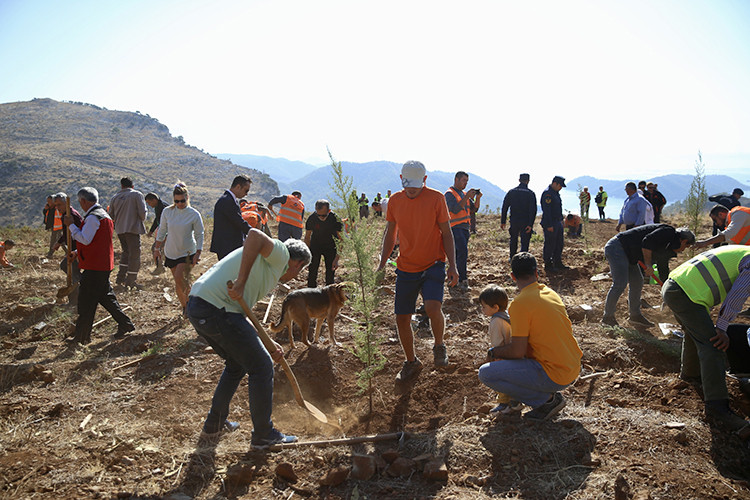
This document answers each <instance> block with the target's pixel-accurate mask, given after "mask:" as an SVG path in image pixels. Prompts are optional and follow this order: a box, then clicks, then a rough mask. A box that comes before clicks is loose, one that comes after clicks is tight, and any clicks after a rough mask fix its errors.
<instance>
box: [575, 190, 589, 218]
mask: <svg viewBox="0 0 750 500" xmlns="http://www.w3.org/2000/svg"><path fill="white" fill-rule="evenodd" d="M578 199H579V200H580V202H581V218H582V219H583V220H585V221H587V220H589V207H590V206H591V193H589V188H588V186H584V187H583V191H581V193H580V194H579V195H578Z"/></svg>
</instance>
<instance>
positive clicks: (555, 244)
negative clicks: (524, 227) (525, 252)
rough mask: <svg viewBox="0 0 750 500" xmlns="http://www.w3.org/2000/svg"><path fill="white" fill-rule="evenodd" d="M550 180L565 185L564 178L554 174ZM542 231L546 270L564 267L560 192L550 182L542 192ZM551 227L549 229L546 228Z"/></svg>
mask: <svg viewBox="0 0 750 500" xmlns="http://www.w3.org/2000/svg"><path fill="white" fill-rule="evenodd" d="M552 182H553V183H555V182H557V183H559V184H560V185H561V186H562V187H565V178H564V177H560V176H555V177H554V178H553V179H552ZM541 205H542V222H541V225H542V231H543V232H544V251H543V256H544V266H545V268H546V270H547V271H552V270H554V268H561V269H564V268H565V266H564V265H563V263H562V250H563V213H562V199H560V193H558V192H557V191H555V190H554V189H553V188H552V184H550V185H549V187H548V188H547V189H546V190H545V191H544V192H543V193H542V198H541ZM549 228H552V230H551V231H549V230H548V229H549Z"/></svg>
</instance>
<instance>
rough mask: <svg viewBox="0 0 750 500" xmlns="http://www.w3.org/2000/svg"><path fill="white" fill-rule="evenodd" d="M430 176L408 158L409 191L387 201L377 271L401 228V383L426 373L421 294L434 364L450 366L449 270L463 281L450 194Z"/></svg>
mask: <svg viewBox="0 0 750 500" xmlns="http://www.w3.org/2000/svg"><path fill="white" fill-rule="evenodd" d="M426 179H427V172H426V170H425V167H424V165H423V164H422V163H420V162H418V161H408V162H406V163H405V164H404V166H403V168H402V169H401V185H402V186H403V188H404V189H403V190H401V191H399V192H398V193H396V194H394V195H393V196H391V197H390V200H389V202H388V212H387V214H386V221H387V226H386V232H385V237H384V238H383V249H382V252H381V254H380V266H379V267H378V271H381V270H383V269H384V268H385V265H386V264H387V262H388V257H389V256H390V255H391V252H392V251H393V246H394V243H395V238H396V227H397V226H398V234H399V256H398V259H397V260H396V266H397V269H396V298H395V308H394V309H395V313H396V327H397V329H398V337H399V340H400V341H401V347H402V348H403V350H404V355H405V357H406V361H405V362H404V365H403V367H402V368H401V371H400V372H399V373H398V375H397V376H396V381H397V382H406V381H408V380H410V379H412V378H414V377H416V376H417V375H419V372H421V371H422V362H421V361H420V360H419V358H418V357H417V356H416V354H415V352H414V333H413V332H412V330H411V316H412V314H414V310H415V306H416V303H417V297H418V296H419V294H420V293H421V294H422V298H423V299H424V307H425V312H426V313H427V316H428V317H429V318H430V328H432V335H433V337H434V338H435V346H434V347H433V348H432V353H433V356H434V360H435V366H438V367H439V366H445V365H447V364H448V353H447V349H446V347H445V343H444V342H443V334H444V332H445V318H444V316H443V310H442V304H443V287H444V283H445V278H446V274H447V277H448V285H449V286H455V285H456V283H457V282H458V271H457V270H456V252H455V245H454V242H453V233H452V232H451V227H450V215H449V214H448V206H447V205H446V203H445V197H444V196H443V194H442V193H441V192H440V191H437V190H435V189H432V188H428V187H426V186H425V184H424V182H425V180H426ZM446 257H447V258H448V271H447V273H446V270H445V259H446Z"/></svg>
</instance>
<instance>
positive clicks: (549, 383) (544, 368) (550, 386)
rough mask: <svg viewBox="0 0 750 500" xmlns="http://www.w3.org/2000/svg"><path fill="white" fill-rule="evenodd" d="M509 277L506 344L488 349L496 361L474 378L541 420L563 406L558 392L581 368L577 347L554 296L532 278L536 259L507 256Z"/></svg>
mask: <svg viewBox="0 0 750 500" xmlns="http://www.w3.org/2000/svg"><path fill="white" fill-rule="evenodd" d="M510 266H511V270H512V272H511V277H512V278H513V280H514V281H515V282H516V285H517V286H518V290H519V291H520V293H519V294H518V296H517V297H516V298H515V300H513V302H511V305H510V308H509V313H510V323H511V331H512V337H511V342H510V344H507V345H504V346H501V347H495V348H493V349H491V351H490V355H491V356H492V357H493V358H494V359H496V360H499V361H493V362H491V363H485V364H484V365H482V366H481V367H480V368H479V380H481V381H482V383H483V384H485V385H487V386H488V387H490V388H491V389H494V390H495V391H497V392H501V393H503V394H507V395H508V396H510V397H511V398H512V399H514V400H517V401H520V402H522V403H524V404H526V405H528V406H531V407H532V408H533V409H532V410H531V411H529V412H527V413H526V414H525V415H524V417H525V418H527V419H529V420H535V421H543V420H549V419H550V418H552V417H554V416H555V415H556V414H557V413H559V412H560V410H561V409H562V408H563V407H564V406H565V398H563V396H562V394H560V392H559V391H562V390H563V389H565V388H566V387H567V386H569V385H570V384H572V383H573V381H575V379H576V378H577V377H578V374H579V373H580V371H581V356H582V354H583V353H582V352H581V349H580V348H579V347H578V343H577V342H576V340H575V338H574V337H573V326H572V324H571V322H570V319H569V318H568V314H567V312H566V310H565V305H563V303H562V299H560V296H559V295H558V294H557V293H555V292H554V291H553V290H552V289H551V288H549V287H547V286H546V285H542V284H540V283H538V282H537V279H538V275H537V266H536V259H535V258H534V256H533V255H531V254H530V253H528V252H521V253H519V254H516V255H514V256H513V259H512V260H511V263H510Z"/></svg>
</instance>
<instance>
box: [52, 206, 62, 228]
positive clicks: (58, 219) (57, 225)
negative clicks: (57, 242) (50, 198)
mask: <svg viewBox="0 0 750 500" xmlns="http://www.w3.org/2000/svg"><path fill="white" fill-rule="evenodd" d="M62 217H63V216H62V214H61V213H60V212H58V211H57V209H55V224H54V225H53V226H52V230H53V231H62V227H63V222H62Z"/></svg>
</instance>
